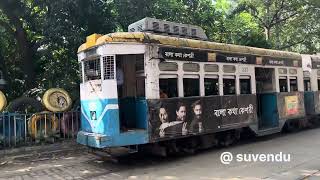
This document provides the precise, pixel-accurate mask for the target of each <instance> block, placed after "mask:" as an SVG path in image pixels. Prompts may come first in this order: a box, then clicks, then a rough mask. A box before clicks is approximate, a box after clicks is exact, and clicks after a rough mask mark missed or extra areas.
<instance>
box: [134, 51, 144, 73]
mask: <svg viewBox="0 0 320 180" xmlns="http://www.w3.org/2000/svg"><path fill="white" fill-rule="evenodd" d="M136 71H144V55H143V54H137V55H136Z"/></svg>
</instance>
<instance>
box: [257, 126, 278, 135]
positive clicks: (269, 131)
mask: <svg viewBox="0 0 320 180" xmlns="http://www.w3.org/2000/svg"><path fill="white" fill-rule="evenodd" d="M278 132H281V128H279V127H275V128H267V129H261V130H258V133H257V135H258V136H265V135H269V134H274V133H278Z"/></svg>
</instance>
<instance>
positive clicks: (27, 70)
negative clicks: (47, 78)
mask: <svg viewBox="0 0 320 180" xmlns="http://www.w3.org/2000/svg"><path fill="white" fill-rule="evenodd" d="M0 2H1V3H0V8H1V10H2V12H3V13H4V14H5V15H6V16H7V18H8V20H9V22H10V26H12V27H13V28H12V29H14V31H12V29H11V31H10V30H9V29H8V32H9V33H13V36H14V38H15V39H16V42H17V47H18V50H19V52H20V59H21V62H22V63H21V64H20V67H21V69H22V70H23V73H24V74H25V77H24V80H25V85H26V87H27V88H32V87H35V86H36V84H35V83H34V81H35V77H36V76H35V71H34V70H35V69H34V62H33V59H32V57H33V55H34V54H35V52H34V51H33V49H32V48H31V46H30V42H29V41H28V38H27V33H26V31H25V29H24V28H23V24H22V21H21V20H20V18H22V17H20V16H23V15H22V14H18V13H19V12H20V11H23V10H24V9H23V8H22V6H21V4H20V3H21V2H20V1H8V0H7V1H0ZM9 28H10V27H9Z"/></svg>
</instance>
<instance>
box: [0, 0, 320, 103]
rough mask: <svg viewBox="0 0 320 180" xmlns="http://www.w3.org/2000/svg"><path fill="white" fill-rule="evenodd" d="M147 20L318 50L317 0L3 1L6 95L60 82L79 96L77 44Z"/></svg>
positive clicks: (220, 38)
mask: <svg viewBox="0 0 320 180" xmlns="http://www.w3.org/2000/svg"><path fill="white" fill-rule="evenodd" d="M144 17H154V18H158V19H164V20H169V21H176V22H181V23H188V24H194V25H198V26H200V27H202V28H203V29H204V30H205V32H206V34H207V36H208V37H209V39H210V40H211V41H216V42H222V43H232V44H239V45H246V46H253V47H263V48H273V49H283V50H291V51H295V52H302V53H313V52H319V50H320V43H319V39H320V37H319V34H320V3H319V1H318V0H303V1H300V0H292V1H286V0H267V1H266V0H250V1H247V0H240V1H235V0H214V1H212V0H72V1H70V0H55V1H52V0H41V1H40V0H15V1H12V0H2V1H0V34H1V36H0V66H1V69H2V71H3V72H4V75H5V78H6V80H7V82H8V86H7V90H6V92H7V94H8V96H9V99H13V98H15V97H17V96H21V95H23V94H25V93H26V92H27V91H30V89H33V91H37V92H40V94H41V92H42V91H44V90H45V89H48V88H51V87H62V88H65V89H67V90H68V91H70V92H71V94H72V95H74V96H78V92H79V91H78V87H79V78H78V77H79V67H78V62H77V54H76V52H77V48H78V47H79V46H80V45H81V44H82V43H83V42H84V41H85V38H86V36H88V35H90V34H93V33H100V34H107V33H110V32H115V31H127V27H128V25H129V24H131V23H133V22H135V21H137V20H140V19H142V18H144Z"/></svg>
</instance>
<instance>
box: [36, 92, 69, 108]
mask: <svg viewBox="0 0 320 180" xmlns="http://www.w3.org/2000/svg"><path fill="white" fill-rule="evenodd" d="M42 102H43V104H44V106H45V107H46V108H47V109H48V110H49V111H52V112H64V111H68V110H69V109H70V108H71V107H72V100H71V98H70V95H69V93H68V92H67V91H65V90H64V89H61V88H51V89H49V90H47V91H46V92H45V93H44V95H43V97H42Z"/></svg>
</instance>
